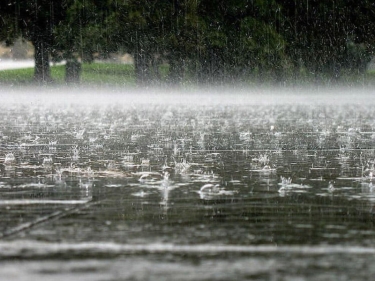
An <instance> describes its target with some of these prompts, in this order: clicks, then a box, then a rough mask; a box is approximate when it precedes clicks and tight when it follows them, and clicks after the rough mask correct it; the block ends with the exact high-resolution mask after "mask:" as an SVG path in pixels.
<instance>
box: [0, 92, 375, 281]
mask: <svg viewBox="0 0 375 281" xmlns="http://www.w3.org/2000/svg"><path fill="white" fill-rule="evenodd" d="M44 91H45V92H46V93H44V94H42V95H39V94H38V93H32V94H31V95H29V96H28V97H26V96H25V95H24V94H21V93H18V92H17V93H12V94H8V93H6V94H3V95H2V99H3V101H5V102H4V103H3V104H2V105H1V111H0V140H1V145H0V156H1V157H2V158H1V159H0V163H1V171H0V176H1V177H0V212H1V219H0V236H1V240H0V260H1V263H2V265H3V266H2V267H1V268H0V276H2V277H4V278H5V279H4V280H9V279H11V278H12V279H14V280H30V279H33V278H34V277H35V279H38V280H51V279H52V280H66V279H68V278H70V279H72V280H81V279H83V280H86V279H90V280H238V279H250V280H369V278H370V277H372V276H373V275H374V269H373V267H372V264H373V262H375V258H374V253H375V247H374V244H375V243H374V242H375V227H374V211H375V209H374V204H375V178H374V169H375V167H374V165H375V127H374V126H375V119H374V116H373V103H372V102H370V103H369V102H368V101H369V100H371V99H370V96H368V95H365V94H364V95H362V96H358V95H357V99H356V102H353V101H352V102H348V101H350V100H351V98H352V95H351V94H346V95H344V94H342V95H339V94H337V93H336V94H331V95H328V94H327V95H325V96H324V95H323V94H321V93H320V94H319V95H320V97H321V98H320V99H316V98H311V96H304V97H302V96H301V95H296V94H295V95H292V94H291V95H281V96H278V95H277V93H268V94H264V93H255V94H254V93H248V94H247V95H245V94H243V93H241V94H240V95H234V94H232V95H228V94H221V95H219V97H220V99H218V98H217V97H218V96H215V95H212V94H211V95H208V94H206V95H204V94H201V96H202V98H201V99H198V98H197V97H199V93H198V94H186V93H185V94H181V95H176V94H164V95H158V96H157V97H155V98H153V96H152V95H146V94H144V93H138V94H137V95H133V94H130V93H117V92H116V93H110V94H107V95H102V94H97V95H88V94H87V93H81V92H80V91H79V90H75V91H72V93H70V94H69V95H64V96H61V95H58V94H56V93H54V92H53V90H52V89H47V90H46V89H45V90H44Z"/></svg>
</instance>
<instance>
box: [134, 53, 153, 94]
mask: <svg viewBox="0 0 375 281" xmlns="http://www.w3.org/2000/svg"><path fill="white" fill-rule="evenodd" d="M134 67H135V78H136V83H137V85H138V86H141V87H142V86H148V84H149V82H150V69H149V64H148V59H147V55H146V54H145V52H143V51H137V52H135V54H134Z"/></svg>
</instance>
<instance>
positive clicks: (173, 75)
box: [168, 56, 184, 86]
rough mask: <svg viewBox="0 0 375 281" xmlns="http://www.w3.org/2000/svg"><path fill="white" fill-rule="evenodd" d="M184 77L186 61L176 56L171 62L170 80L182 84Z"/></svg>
mask: <svg viewBox="0 0 375 281" xmlns="http://www.w3.org/2000/svg"><path fill="white" fill-rule="evenodd" d="M183 78H184V62H183V60H182V58H180V57H178V56H177V57H174V58H173V59H171V61H170V63H169V74H168V80H169V82H170V83H171V84H173V85H176V86H178V85H180V84H181V83H182V81H183Z"/></svg>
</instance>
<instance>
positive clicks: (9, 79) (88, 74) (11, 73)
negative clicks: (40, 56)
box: [0, 63, 135, 86]
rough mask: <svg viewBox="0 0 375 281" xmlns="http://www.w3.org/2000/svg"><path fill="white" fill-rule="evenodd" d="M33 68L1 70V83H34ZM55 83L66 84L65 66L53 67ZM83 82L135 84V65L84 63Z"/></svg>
mask: <svg viewBox="0 0 375 281" xmlns="http://www.w3.org/2000/svg"><path fill="white" fill-rule="evenodd" d="M33 75H34V69H33V68H24V69H12V70H2V71H0V84H3V85H28V84H33V83H34V81H33ZM51 76H52V79H53V81H54V84H57V85H63V84H65V66H64V65H57V66H52V67H51ZM81 84H90V85H114V86H121V85H129V86H133V85H135V78H134V66H133V65H128V64H113V63H91V64H83V65H82V73H81Z"/></svg>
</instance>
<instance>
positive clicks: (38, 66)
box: [33, 40, 52, 83]
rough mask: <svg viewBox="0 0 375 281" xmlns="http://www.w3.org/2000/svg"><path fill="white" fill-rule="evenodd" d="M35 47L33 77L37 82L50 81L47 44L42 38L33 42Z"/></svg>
mask: <svg viewBox="0 0 375 281" xmlns="http://www.w3.org/2000/svg"><path fill="white" fill-rule="evenodd" d="M33 45H34V48H35V54H34V58H35V69H34V79H35V81H37V82H39V83H49V82H51V81H52V78H51V71H50V66H49V46H48V43H46V42H44V41H43V40H37V41H34V42H33Z"/></svg>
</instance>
